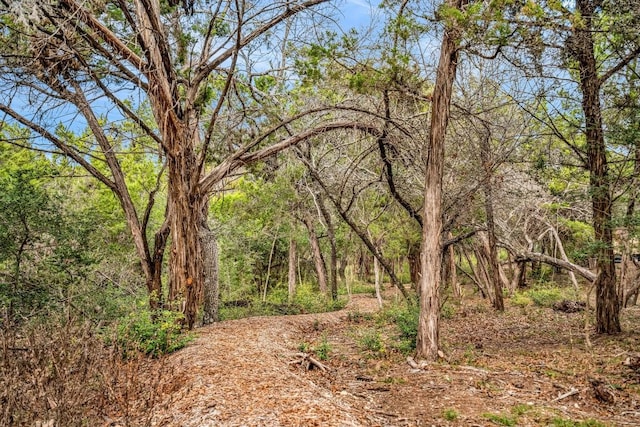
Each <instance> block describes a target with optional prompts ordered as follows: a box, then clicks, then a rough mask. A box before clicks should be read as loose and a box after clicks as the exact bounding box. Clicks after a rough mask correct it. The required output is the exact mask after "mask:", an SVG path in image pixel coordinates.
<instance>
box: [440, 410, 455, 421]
mask: <svg viewBox="0 0 640 427" xmlns="http://www.w3.org/2000/svg"><path fill="white" fill-rule="evenodd" d="M442 418H444V419H445V420H447V421H455V420H457V419H458V411H456V410H455V409H445V410H444V411H443V412H442Z"/></svg>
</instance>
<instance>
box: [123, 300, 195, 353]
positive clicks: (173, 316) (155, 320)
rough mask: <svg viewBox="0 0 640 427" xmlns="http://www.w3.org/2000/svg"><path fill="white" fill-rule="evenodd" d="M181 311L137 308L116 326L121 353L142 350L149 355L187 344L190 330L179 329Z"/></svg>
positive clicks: (180, 327) (179, 347)
mask: <svg viewBox="0 0 640 427" xmlns="http://www.w3.org/2000/svg"><path fill="white" fill-rule="evenodd" d="M182 320H183V315H182V313H178V312H175V311H171V310H158V311H157V312H155V313H152V312H151V311H149V310H147V309H139V310H138V311H135V312H133V313H131V314H129V316H127V317H126V318H125V319H124V320H123V321H122V322H120V323H119V324H118V325H117V326H116V342H117V344H118V346H119V347H120V348H121V350H122V354H123V356H124V357H127V356H128V355H129V354H131V353H134V352H141V353H144V354H146V355H149V356H152V357H158V356H160V355H163V354H169V353H173V352H174V351H177V350H179V349H181V348H183V347H184V346H186V345H187V344H188V343H189V342H190V341H191V340H192V339H193V336H192V335H191V334H185V333H182Z"/></svg>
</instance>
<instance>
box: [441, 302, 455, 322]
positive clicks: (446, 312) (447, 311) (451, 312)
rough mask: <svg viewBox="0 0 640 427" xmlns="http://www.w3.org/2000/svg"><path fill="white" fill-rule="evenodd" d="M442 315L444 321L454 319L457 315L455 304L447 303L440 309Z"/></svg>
mask: <svg viewBox="0 0 640 427" xmlns="http://www.w3.org/2000/svg"><path fill="white" fill-rule="evenodd" d="M440 314H441V316H442V318H443V319H453V317H454V316H455V315H456V308H455V306H454V305H453V304H450V303H445V304H443V305H442V308H441V309H440Z"/></svg>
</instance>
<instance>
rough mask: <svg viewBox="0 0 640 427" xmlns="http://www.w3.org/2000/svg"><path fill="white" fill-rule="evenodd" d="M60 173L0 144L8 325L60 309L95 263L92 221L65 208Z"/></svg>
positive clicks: (3, 302) (2, 302)
mask: <svg viewBox="0 0 640 427" xmlns="http://www.w3.org/2000/svg"><path fill="white" fill-rule="evenodd" d="M58 174H59V169H58V167H57V165H55V164H53V163H52V162H51V161H50V160H49V159H47V158H46V157H45V156H43V155H40V154H38V153H35V152H32V151H30V150H27V149H22V148H17V147H13V146H11V145H6V144H2V145H0V188H1V189H2V191H1V192H0V312H2V313H3V314H4V316H6V317H7V318H10V319H11V320H14V319H15V318H17V317H31V316H33V315H37V314H38V313H44V312H45V311H47V309H49V308H53V307H57V306H59V304H61V303H62V302H63V301H61V298H60V297H61V295H64V296H65V297H67V296H68V295H69V289H70V288H71V287H72V286H73V285H75V284H77V283H79V282H80V281H82V280H84V279H85V277H86V275H87V273H88V267H89V266H90V265H91V264H92V263H93V262H94V261H95V259H94V257H93V255H92V253H91V252H90V249H91V244H90V238H89V236H90V232H91V227H92V224H91V222H92V221H91V218H85V217H83V216H82V215H79V214H78V212H77V211H73V210H72V209H70V207H68V206H65V205H63V203H62V202H61V201H60V200H61V199H63V197H61V195H60V194H59V190H58V189H56V188H51V185H50V184H51V181H50V178H51V177H54V176H56V175H58Z"/></svg>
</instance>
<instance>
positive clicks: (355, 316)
mask: <svg viewBox="0 0 640 427" xmlns="http://www.w3.org/2000/svg"><path fill="white" fill-rule="evenodd" d="M347 320H348V321H349V322H351V323H362V322H364V321H365V320H373V315H371V314H369V313H362V312H360V311H350V312H349V313H348V314H347Z"/></svg>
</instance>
